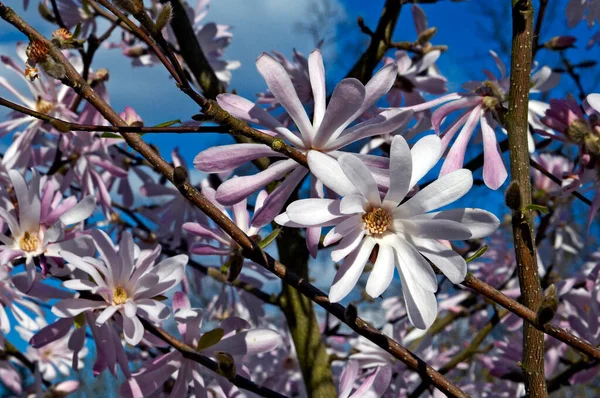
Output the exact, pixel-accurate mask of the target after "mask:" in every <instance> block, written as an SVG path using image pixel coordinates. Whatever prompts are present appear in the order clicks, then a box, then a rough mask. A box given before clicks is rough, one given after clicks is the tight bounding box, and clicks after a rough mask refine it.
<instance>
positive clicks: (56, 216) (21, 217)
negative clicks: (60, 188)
mask: <svg viewBox="0 0 600 398" xmlns="http://www.w3.org/2000/svg"><path fill="white" fill-rule="evenodd" d="M8 174H9V176H10V179H11V181H12V185H13V188H14V191H15V196H16V197H17V202H18V212H13V211H8V210H6V209H4V208H1V207H0V219H4V221H5V222H6V224H7V225H8V228H9V229H10V232H11V236H10V237H8V236H6V235H4V234H2V233H1V232H0V265H5V264H9V263H10V262H11V261H14V260H18V259H20V258H25V269H26V271H27V283H26V285H25V287H24V288H25V289H27V290H28V289H29V287H30V286H31V284H32V283H33V281H34V280H35V273H36V269H35V263H34V258H36V257H41V256H43V257H44V260H46V258H60V257H61V256H60V255H59V251H61V250H68V251H71V252H74V253H78V254H81V255H86V254H91V253H93V245H92V243H91V239H90V238H89V236H76V237H74V238H72V239H70V238H69V235H72V234H65V228H66V226H67V225H71V224H76V223H79V222H81V221H83V220H85V219H86V218H88V217H89V216H90V215H92V213H93V212H94V209H95V208H96V200H95V199H94V198H93V197H92V196H87V197H85V198H83V199H82V200H81V201H80V202H79V203H77V200H76V198H75V197H70V198H68V199H67V200H64V201H63V202H62V203H60V199H61V197H60V196H55V190H54V186H53V185H52V182H48V183H47V184H46V185H45V187H44V192H43V194H42V195H41V196H40V177H39V174H37V173H36V172H35V171H34V172H33V177H32V179H31V181H30V183H29V185H28V184H27V183H26V182H25V179H24V178H23V176H22V175H21V173H19V172H18V171H16V170H10V171H9V172H8ZM59 204H60V205H59ZM14 213H17V214H14ZM15 215H16V216H17V217H15ZM65 235H66V236H65ZM90 249H91V250H92V251H91V252H90Z"/></svg>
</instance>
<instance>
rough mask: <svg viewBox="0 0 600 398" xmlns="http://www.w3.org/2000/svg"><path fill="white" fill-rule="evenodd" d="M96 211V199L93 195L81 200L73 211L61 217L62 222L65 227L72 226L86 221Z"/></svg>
mask: <svg viewBox="0 0 600 398" xmlns="http://www.w3.org/2000/svg"><path fill="white" fill-rule="evenodd" d="M95 209H96V198H95V197H94V196H92V195H90V196H86V197H85V198H83V199H81V201H80V202H79V203H77V204H76V205H75V207H73V208H72V209H71V210H68V211H67V212H65V213H63V215H62V216H60V221H61V222H62V223H63V224H65V225H71V224H75V223H78V222H80V221H83V220H85V219H86V218H88V217H89V216H91V215H92V214H93V213H94V210H95Z"/></svg>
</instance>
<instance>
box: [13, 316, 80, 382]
mask: <svg viewBox="0 0 600 398" xmlns="http://www.w3.org/2000/svg"><path fill="white" fill-rule="evenodd" d="M43 323H45V322H43V321H42V325H40V326H45V325H44V324H43ZM17 331H18V332H19V335H20V336H21V338H22V339H23V340H25V341H29V340H30V339H31V338H32V337H33V335H34V332H33V331H31V330H28V329H25V328H23V327H17ZM69 339H70V335H69V334H67V335H65V336H64V337H62V338H60V339H57V340H55V341H53V342H51V343H49V344H47V345H45V346H44V347H43V348H33V347H31V346H28V347H27V351H26V352H25V355H26V356H27V358H28V359H30V360H31V361H35V362H36V363H37V365H38V367H39V370H40V372H41V373H42V377H43V378H44V380H48V381H52V380H54V379H56V378H57V377H59V374H60V375H63V376H68V375H69V374H70V373H71V365H72V359H71V357H72V355H73V354H72V352H71V349H70V347H69ZM86 355H87V348H85V347H83V348H82V349H81V350H79V351H78V353H77V356H78V357H79V359H80V361H78V362H77V365H76V366H75V367H74V368H73V369H74V370H78V369H82V368H83V361H81V359H83V358H84V357H85V356H86Z"/></svg>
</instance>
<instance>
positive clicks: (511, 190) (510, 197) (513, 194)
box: [504, 181, 522, 211]
mask: <svg viewBox="0 0 600 398" xmlns="http://www.w3.org/2000/svg"><path fill="white" fill-rule="evenodd" d="M504 202H505V203H506V206H508V208H509V209H511V210H512V211H519V210H521V203H522V202H521V191H520V190H519V184H518V183H517V182H516V181H513V182H511V183H510V185H509V186H508V188H506V192H505V193H504Z"/></svg>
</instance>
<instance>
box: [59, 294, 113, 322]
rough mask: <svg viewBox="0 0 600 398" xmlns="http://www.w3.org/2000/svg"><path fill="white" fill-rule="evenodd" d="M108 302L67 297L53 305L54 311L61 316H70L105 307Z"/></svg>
mask: <svg viewBox="0 0 600 398" xmlns="http://www.w3.org/2000/svg"><path fill="white" fill-rule="evenodd" d="M106 306H107V304H106V303H105V302H104V301H93V300H86V299H65V300H61V301H59V302H58V303H56V304H54V305H53V306H52V313H53V314H54V315H56V316H58V317H60V318H68V317H73V316H77V315H79V314H81V313H82V312H86V311H91V310H94V309H97V308H104V307H106Z"/></svg>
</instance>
